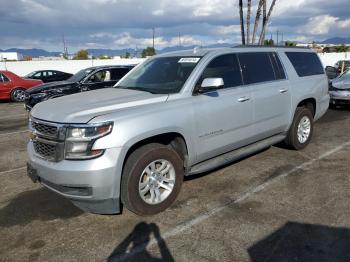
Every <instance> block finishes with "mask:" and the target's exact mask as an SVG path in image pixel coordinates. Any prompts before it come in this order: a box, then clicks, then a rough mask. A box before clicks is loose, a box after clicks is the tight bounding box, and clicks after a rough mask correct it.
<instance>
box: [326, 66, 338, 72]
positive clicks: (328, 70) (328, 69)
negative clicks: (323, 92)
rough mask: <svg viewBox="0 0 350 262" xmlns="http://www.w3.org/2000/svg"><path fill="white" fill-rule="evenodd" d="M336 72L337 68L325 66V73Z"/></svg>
mask: <svg viewBox="0 0 350 262" xmlns="http://www.w3.org/2000/svg"><path fill="white" fill-rule="evenodd" d="M337 71H338V70H337V68H335V67H333V66H327V67H326V72H332V73H336V72H337Z"/></svg>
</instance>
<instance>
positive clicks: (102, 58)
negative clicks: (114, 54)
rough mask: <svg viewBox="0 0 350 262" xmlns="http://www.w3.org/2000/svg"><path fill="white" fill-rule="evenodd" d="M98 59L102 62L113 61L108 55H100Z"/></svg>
mask: <svg viewBox="0 0 350 262" xmlns="http://www.w3.org/2000/svg"><path fill="white" fill-rule="evenodd" d="M98 59H100V60H106V59H111V57H110V56H108V55H100V56H99V57H98Z"/></svg>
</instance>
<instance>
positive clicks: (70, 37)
mask: <svg viewBox="0 0 350 262" xmlns="http://www.w3.org/2000/svg"><path fill="white" fill-rule="evenodd" d="M271 1H272V0H268V6H269V5H270V4H271ZM348 1H349V0H333V1H324V0H293V1H290V0H279V1H277V3H276V6H275V9H274V11H273V14H272V17H271V21H270V23H269V27H268V29H267V35H268V36H270V35H271V34H275V33H276V31H277V30H279V31H280V32H283V33H284V36H285V40H287V39H307V40H308V39H311V40H320V39H321V40H322V39H325V38H329V37H333V36H350V32H349V30H347V29H348V28H349V26H350V14H349V12H348V8H346V7H347V6H348V4H349V3H348ZM0 3H1V8H0V31H1V32H2V37H1V42H0V45H1V46H0V48H8V47H14V46H15V47H22V46H24V43H25V45H26V46H27V45H28V43H31V42H32V43H33V47H41V48H47V49H50V50H61V49H62V35H63V34H64V35H65V38H66V41H67V42H68V46H69V48H70V49H71V50H76V49H79V48H81V47H84V46H101V47H104V48H121V47H125V46H127V45H132V46H135V45H138V46H145V45H149V44H150V43H152V28H156V39H155V42H156V45H157V46H158V47H163V46H166V45H173V44H178V42H179V41H178V35H179V34H181V35H182V39H183V40H182V42H183V44H184V45H185V44H186V45H187V44H188V45H192V44H195V45H197V44H211V43H232V44H234V43H236V42H237V41H239V38H240V26H239V16H238V1H237V0H234V1H227V0H191V1H189V0H176V1H174V0H157V1H154V0H74V1H72V0H60V1H57V0H11V1H7V0H0ZM245 3H246V1H245ZM252 3H253V10H252V11H253V15H252V22H253V20H254V18H255V12H256V8H257V3H258V1H257V0H253V1H252ZM245 5H246V4H245ZM14 10H16V11H15V12H14ZM244 11H245V12H246V6H245V9H244Z"/></svg>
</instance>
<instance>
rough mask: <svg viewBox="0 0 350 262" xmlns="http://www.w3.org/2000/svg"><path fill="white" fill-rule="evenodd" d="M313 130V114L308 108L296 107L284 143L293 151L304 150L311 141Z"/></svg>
mask: <svg viewBox="0 0 350 262" xmlns="http://www.w3.org/2000/svg"><path fill="white" fill-rule="evenodd" d="M313 130H314V119H313V114H312V112H311V110H310V109H309V108H306V107H298V108H297V110H296V111H295V115H294V119H293V123H292V125H291V127H290V129H289V131H288V135H287V137H286V140H285V143H286V144H287V145H288V146H289V147H291V148H292V149H295V150H301V149H304V148H305V147H306V146H307V145H308V144H309V143H310V140H311V137H312V134H313Z"/></svg>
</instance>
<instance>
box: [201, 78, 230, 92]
mask: <svg viewBox="0 0 350 262" xmlns="http://www.w3.org/2000/svg"><path fill="white" fill-rule="evenodd" d="M224 86H225V84H224V79H222V78H220V77H218V78H205V79H204V80H203V82H202V84H201V87H200V88H199V90H198V92H199V93H207V92H211V91H215V90H217V89H221V88H224Z"/></svg>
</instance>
